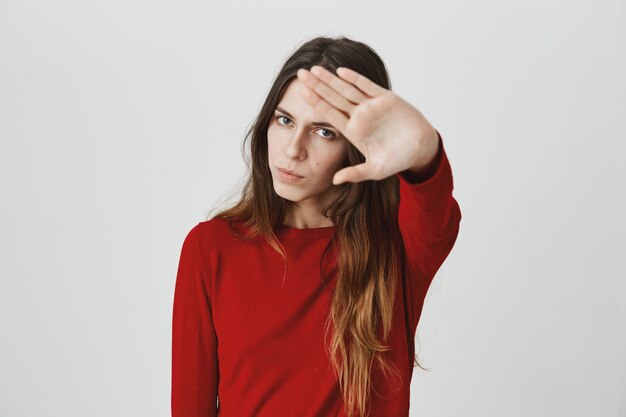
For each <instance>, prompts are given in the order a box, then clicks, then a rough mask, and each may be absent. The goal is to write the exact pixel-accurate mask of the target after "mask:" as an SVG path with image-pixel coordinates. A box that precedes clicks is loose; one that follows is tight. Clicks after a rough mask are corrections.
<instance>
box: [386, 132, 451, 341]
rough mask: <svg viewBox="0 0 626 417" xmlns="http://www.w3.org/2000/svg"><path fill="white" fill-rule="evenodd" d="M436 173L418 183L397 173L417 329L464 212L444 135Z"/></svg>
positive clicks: (409, 297)
mask: <svg viewBox="0 0 626 417" xmlns="http://www.w3.org/2000/svg"><path fill="white" fill-rule="evenodd" d="M437 135H438V137H439V147H438V151H437V155H436V156H435V160H436V162H434V164H435V167H436V168H434V172H433V173H432V174H431V175H430V176H429V177H428V178H425V179H421V180H418V179H416V178H415V177H414V176H413V175H412V173H411V172H410V171H408V170H406V171H401V172H398V173H396V174H395V175H396V177H397V178H398V181H399V193H400V203H399V208H398V227H399V228H400V233H401V235H402V241H403V243H404V247H405V253H406V263H405V267H406V270H405V274H406V278H405V279H406V281H405V289H406V291H407V294H406V296H407V304H408V313H409V315H410V321H411V324H412V325H413V329H415V328H416V327H417V321H418V320H419V316H420V314H421V309H422V305H423V300H424V297H425V295H426V292H427V290H428V287H429V286H430V283H431V281H432V280H433V278H434V276H435V274H436V273H437V271H438V270H439V267H440V266H441V265H442V264H443V262H444V261H445V259H446V258H447V257H448V254H449V253H450V252H451V250H452V247H453V246H454V243H455V241H456V238H457V235H458V233H459V227H460V221H461V210H460V208H459V204H458V202H457V201H456V199H455V198H454V197H453V195H452V190H453V188H454V185H453V178H452V169H451V167H450V162H449V161H448V157H447V155H446V151H445V148H444V146H443V140H442V138H441V134H440V133H439V131H437Z"/></svg>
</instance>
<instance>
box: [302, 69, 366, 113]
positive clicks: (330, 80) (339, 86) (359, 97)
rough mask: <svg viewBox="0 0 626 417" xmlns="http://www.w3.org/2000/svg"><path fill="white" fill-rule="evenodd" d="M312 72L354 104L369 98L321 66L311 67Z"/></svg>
mask: <svg viewBox="0 0 626 417" xmlns="http://www.w3.org/2000/svg"><path fill="white" fill-rule="evenodd" d="M311 72H312V73H313V74H314V75H315V76H316V77H317V78H319V79H320V80H322V81H324V82H325V83H326V84H328V85H330V86H331V87H332V88H333V89H334V90H335V91H338V92H340V93H341V94H342V95H343V96H344V97H346V98H347V99H348V100H350V101H351V102H353V103H356V104H360V103H362V102H364V101H365V100H367V99H368V98H369V97H367V96H366V95H365V94H363V92H362V91H361V90H359V89H358V88H356V87H355V86H353V85H352V84H350V83H348V82H346V81H344V80H342V79H341V78H339V77H337V76H336V75H335V74H333V73H332V72H330V71H328V70H327V69H326V68H324V67H322V66H320V65H313V66H312V67H311Z"/></svg>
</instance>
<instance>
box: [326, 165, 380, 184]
mask: <svg viewBox="0 0 626 417" xmlns="http://www.w3.org/2000/svg"><path fill="white" fill-rule="evenodd" d="M369 171H370V168H369V164H368V163H367V162H364V163H362V164H358V165H353V166H350V167H347V168H343V169H340V170H339V171H337V172H335V175H334V176H333V184H334V185H339V184H342V183H344V182H361V181H367V180H369V179H371V178H370V176H369V175H368V172H369Z"/></svg>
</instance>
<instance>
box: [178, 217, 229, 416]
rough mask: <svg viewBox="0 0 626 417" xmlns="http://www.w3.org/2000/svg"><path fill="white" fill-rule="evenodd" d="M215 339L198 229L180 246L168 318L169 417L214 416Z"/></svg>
mask: <svg viewBox="0 0 626 417" xmlns="http://www.w3.org/2000/svg"><path fill="white" fill-rule="evenodd" d="M217 383H218V368H217V337H216V334H215V330H214V328H213V316H212V312H211V294H210V286H209V285H208V283H207V274H206V272H205V269H204V267H203V264H202V258H201V257H200V250H199V246H198V226H197V225H196V226H195V227H194V228H193V229H192V230H191V231H190V232H189V233H188V235H187V237H186V238H185V241H184V243H183V246H182V250H181V255H180V261H179V264H178V273H177V277H176V286H175V290H174V303H173V315H172V392H171V394H172V396H171V408H172V410H171V411H172V417H215V416H216V415H217Z"/></svg>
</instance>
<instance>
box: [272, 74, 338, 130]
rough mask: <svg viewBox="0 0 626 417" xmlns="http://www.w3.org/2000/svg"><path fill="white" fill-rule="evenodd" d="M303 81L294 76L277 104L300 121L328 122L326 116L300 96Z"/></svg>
mask: <svg viewBox="0 0 626 417" xmlns="http://www.w3.org/2000/svg"><path fill="white" fill-rule="evenodd" d="M303 87H304V83H303V82H302V81H300V80H299V79H297V78H294V80H293V81H291V83H290V84H289V86H288V87H287V88H286V89H285V92H284V94H283V96H282V98H281V99H280V101H279V102H278V106H280V107H281V108H283V109H285V110H286V111H288V112H289V113H290V114H291V115H292V116H293V117H294V118H295V119H296V120H297V121H298V122H300V123H317V122H320V123H328V121H327V120H326V118H324V117H323V116H322V115H321V114H319V113H317V112H316V111H315V110H314V109H313V107H311V106H310V105H309V103H307V102H306V100H305V99H304V97H302V88H303Z"/></svg>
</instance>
